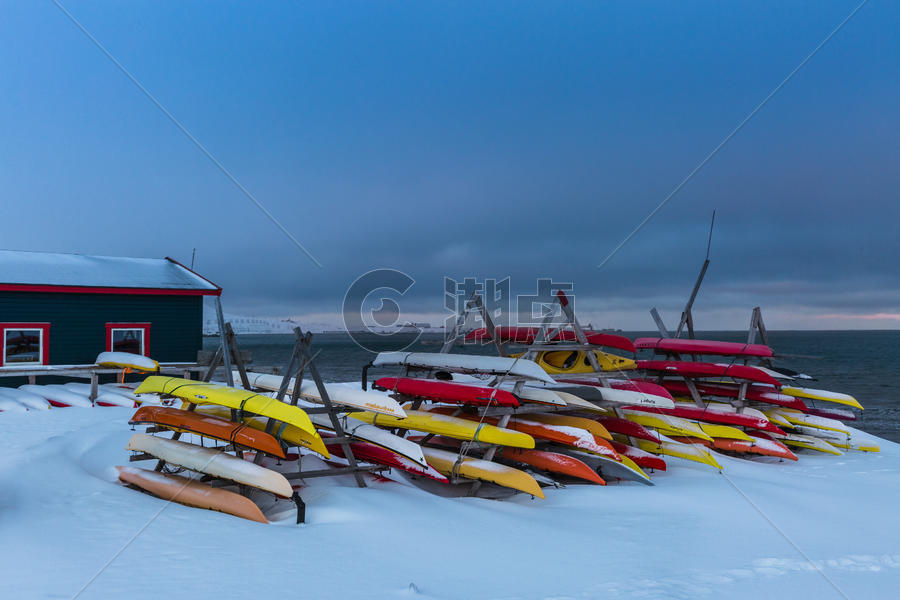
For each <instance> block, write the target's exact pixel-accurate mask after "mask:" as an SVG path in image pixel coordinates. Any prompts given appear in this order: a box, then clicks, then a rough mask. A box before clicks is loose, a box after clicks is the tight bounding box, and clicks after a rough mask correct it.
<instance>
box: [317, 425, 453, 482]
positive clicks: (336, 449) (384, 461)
mask: <svg viewBox="0 0 900 600" xmlns="http://www.w3.org/2000/svg"><path fill="white" fill-rule="evenodd" d="M322 437H323V438H324V441H325V446H326V447H327V448H328V451H329V452H330V453H331V454H334V455H336V456H340V457H342V458H346V457H345V456H344V449H343V448H342V447H341V445H340V444H334V443H331V444H329V443H328V438H329V437H334V436H333V435H331V434H326V433H322ZM350 449H351V450H353V456H354V458H356V459H357V460H360V461H364V462H367V463H373V464H376V465H385V466H387V467H392V468H395V469H400V470H401V471H406V472H407V473H412V474H413V475H421V476H424V477H428V478H429V479H434V480H435V481H440V482H441V483H449V481H448V480H447V478H446V477H444V476H443V475H441V474H440V473H439V472H438V471H437V470H435V469H434V467H431V466H429V467H428V468H427V469H426V468H425V467H423V466H422V465H420V464H419V463H417V462H413V461H411V460H409V459H408V458H406V457H405V456H401V455H399V454H397V453H396V452H391V451H390V450H388V449H387V448H382V447H381V446H376V445H374V444H368V443H366V442H350Z"/></svg>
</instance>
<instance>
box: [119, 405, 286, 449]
mask: <svg viewBox="0 0 900 600" xmlns="http://www.w3.org/2000/svg"><path fill="white" fill-rule="evenodd" d="M128 423H129V424H130V425H137V424H152V425H160V426H162V427H166V428H168V429H175V430H181V431H189V432H191V433H196V434H197V435H203V436H206V437H211V438H213V439H217V440H222V441H223V442H229V443H232V444H237V445H238V446H244V447H245V448H251V449H253V450H257V451H259V452H265V453H266V454H271V455H273V456H278V457H279V458H284V449H283V448H282V447H281V444H280V443H278V440H277V439H275V437H274V436H272V435H269V434H268V433H266V432H265V431H257V430H256V429H252V428H251V427H250V426H249V425H244V424H242V423H232V422H231V421H228V420H227V419H222V418H219V417H215V416H213V415H207V414H203V413H198V412H192V411H187V410H180V409H178V408H170V407H167V406H142V407H140V408H139V409H137V411H136V412H135V413H134V415H132V417H131V420H129V421H128Z"/></svg>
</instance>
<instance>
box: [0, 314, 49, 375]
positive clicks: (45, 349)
mask: <svg viewBox="0 0 900 600" xmlns="http://www.w3.org/2000/svg"><path fill="white" fill-rule="evenodd" d="M7 329H40V330H41V362H40V363H39V364H41V365H49V364H50V323H0V343H2V344H3V347H2V348H0V367H4V366H6V365H5V364H4V358H5V357H6V330H7ZM13 364H14V365H16V366H18V364H19V363H13ZM32 364H35V363H24V364H22V366H23V367H25V366H28V365H32Z"/></svg>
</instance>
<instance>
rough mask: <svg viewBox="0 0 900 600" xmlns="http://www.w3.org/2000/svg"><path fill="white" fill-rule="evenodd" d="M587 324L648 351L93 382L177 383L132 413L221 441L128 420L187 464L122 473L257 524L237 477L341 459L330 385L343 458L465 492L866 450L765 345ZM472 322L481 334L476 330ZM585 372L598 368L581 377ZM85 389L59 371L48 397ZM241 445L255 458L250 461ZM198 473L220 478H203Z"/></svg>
mask: <svg viewBox="0 0 900 600" xmlns="http://www.w3.org/2000/svg"><path fill="white" fill-rule="evenodd" d="M570 333H571V332H570ZM590 333H591V337H590V338H589V344H594V345H596V346H607V347H611V348H616V349H619V350H628V351H638V350H651V351H653V352H654V353H655V354H656V355H657V356H654V357H652V358H650V359H648V360H643V359H642V360H633V361H632V360H631V359H624V360H627V361H630V362H629V364H627V365H626V366H625V370H624V371H623V370H622V368H621V367H620V366H618V365H617V364H616V363H615V359H609V360H610V361H613V362H604V360H606V359H604V356H602V351H601V350H599V349H597V350H594V349H591V348H585V346H584V345H581V346H578V348H577V349H575V350H571V349H566V345H565V344H564V343H562V342H566V341H572V339H571V338H572V336H571V335H570V334H569V333H566V332H557V333H556V334H555V338H554V339H551V342H550V343H558V344H559V350H552V351H549V350H548V351H542V352H545V354H546V353H550V354H552V353H554V352H560V353H569V352H577V353H581V354H583V353H584V352H587V351H592V352H596V353H598V354H596V355H595V356H597V358H598V360H597V361H596V362H598V363H599V364H600V369H601V372H600V373H595V372H594V371H591V372H590V373H588V372H586V371H585V370H584V369H583V368H582V367H585V365H587V367H585V368H591V369H592V368H593V367H591V363H592V361H585V360H584V359H585V357H584V356H581V355H578V356H577V357H576V358H577V361H582V362H584V364H580V363H579V364H580V366H579V367H578V368H577V369H575V368H574V367H572V368H570V367H571V365H569V366H566V365H562V366H560V365H554V364H553V360H555V358H554V357H553V356H549V357H547V356H544V355H541V354H537V356H538V358H539V360H537V361H531V360H527V359H526V358H524V356H522V355H519V356H510V357H496V356H493V357H492V356H479V355H461V354H436V353H422V352H387V353H381V354H379V355H378V356H377V357H376V358H375V360H374V361H373V365H374V366H376V367H399V368H402V370H403V374H402V375H401V376H385V377H380V378H377V379H376V380H375V381H374V384H373V390H361V389H360V388H359V387H354V386H350V385H345V384H327V385H325V386H323V387H324V389H320V388H319V387H318V386H316V385H314V384H311V383H303V384H301V385H300V387H299V388H298V389H296V390H295V389H294V387H295V382H293V381H289V382H288V385H287V393H288V395H292V394H293V395H295V396H297V397H298V398H299V399H300V404H299V405H296V406H294V405H291V404H289V403H287V402H279V401H278V400H276V399H275V398H274V397H272V396H267V395H263V394H260V393H255V392H252V391H249V390H243V389H237V388H229V387H225V386H221V385H216V384H210V383H203V382H198V381H191V380H185V379H177V378H171V377H161V376H150V377H148V378H147V379H146V380H145V381H144V382H143V383H142V384H141V385H140V386H139V387H138V388H137V389H133V390H132V389H128V388H124V389H123V388H119V390H113V389H107V388H105V389H104V391H106V392H107V393H109V394H115V393H118V394H119V398H121V400H120V402H123V403H128V402H134V399H136V398H137V399H146V398H147V397H148V396H147V395H148V394H150V395H156V396H158V397H161V398H170V397H175V398H177V399H178V400H180V401H181V402H182V405H181V408H177V407H174V406H159V405H153V406H151V405H144V406H142V407H141V408H140V409H139V410H138V411H137V412H136V413H135V414H134V416H133V417H132V419H131V423H132V424H135V425H136V424H145V425H148V426H150V427H151V428H152V429H150V430H148V431H152V432H157V433H158V432H160V431H171V432H174V433H175V434H177V435H175V436H173V437H175V438H177V437H178V436H180V435H182V434H188V435H189V436H190V438H191V440H195V439H207V440H214V444H218V447H214V448H209V447H203V445H197V444H195V443H189V442H187V441H185V440H181V439H171V438H166V437H161V436H150V435H146V434H135V435H134V436H133V437H132V439H131V441H130V442H129V444H128V448H129V449H130V450H133V451H135V452H138V453H140V455H141V456H147V457H153V458H154V459H157V460H159V461H162V462H161V463H160V464H162V463H163V462H164V463H165V464H167V465H171V466H175V467H178V468H180V469H187V470H189V471H192V472H194V473H195V474H196V476H194V477H184V476H175V475H173V474H171V473H165V472H158V471H146V470H142V469H135V468H133V467H120V479H121V480H122V481H124V482H126V483H129V484H130V485H133V486H136V487H139V488H141V489H143V490H144V491H147V492H150V493H152V494H154V495H157V496H160V497H162V498H165V499H168V500H172V501H175V502H180V503H183V504H188V505H191V506H198V507H202V508H207V509H212V510H219V511H222V512H227V513H229V514H233V515H236V516H241V517H244V518H248V519H251V520H255V521H260V522H265V521H266V516H265V514H264V513H263V511H261V510H260V507H259V506H257V504H255V503H254V501H253V500H251V498H250V497H249V494H247V493H246V491H247V490H248V489H252V490H256V491H255V492H254V493H256V494H259V493H265V494H270V495H273V496H275V497H277V498H285V497H290V496H291V495H292V493H293V489H292V487H291V485H290V484H289V483H288V481H287V480H286V479H285V478H284V476H283V475H281V474H280V473H279V472H278V471H277V469H274V467H273V468H269V467H270V466H272V464H273V463H274V462H275V461H278V460H282V461H289V460H292V459H293V458H295V457H299V456H300V455H301V452H311V453H315V454H318V455H319V456H321V457H322V458H323V459H325V460H326V461H328V462H329V463H331V462H332V461H334V460H338V461H340V460H341V459H345V458H347V457H346V456H345V454H346V452H345V450H346V446H344V445H342V443H340V440H337V439H335V435H336V433H335V431H334V430H335V429H336V427H335V424H334V422H333V421H332V419H331V416H328V415H324V414H312V415H310V414H307V413H306V412H305V411H304V410H303V408H304V407H306V408H309V407H310V406H313V405H319V404H322V403H323V402H325V398H324V397H323V396H324V395H326V394H327V397H328V400H329V401H330V403H331V404H332V405H333V406H336V407H337V410H338V412H339V413H341V414H342V416H340V417H339V423H340V429H341V430H342V431H343V432H344V434H345V435H346V437H347V438H348V439H349V448H350V449H351V450H352V452H353V455H354V458H355V459H356V461H358V462H361V463H364V464H373V465H381V466H384V467H389V468H391V469H395V470H397V471H399V472H402V473H404V474H405V475H406V477H407V478H408V479H409V480H410V481H412V482H413V483H415V484H417V485H421V486H422V487H426V489H431V490H434V491H437V492H438V493H446V494H448V495H453V494H456V495H460V494H461V493H462V492H461V490H463V491H464V490H470V493H475V492H476V491H477V492H478V493H479V494H484V495H487V496H488V497H503V496H504V495H510V494H514V493H524V494H528V495H530V496H532V497H536V498H543V497H544V491H543V488H545V487H547V486H556V487H560V486H564V485H571V484H576V483H581V484H590V485H607V484H608V483H611V482H622V481H624V482H637V483H641V484H645V485H653V481H652V480H651V475H652V474H654V473H656V472H660V471H666V470H667V467H668V466H669V465H667V461H669V460H670V459H680V460H686V461H691V462H693V463H695V464H697V465H700V466H702V467H705V468H712V469H722V468H723V466H722V465H723V464H724V460H723V458H722V455H728V456H732V457H740V458H745V459H756V460H769V461H775V462H777V461H780V460H789V461H796V460H798V457H799V455H800V454H801V453H804V452H816V453H824V454H832V455H840V454H841V453H842V452H843V451H846V450H863V451H878V447H877V444H874V443H872V442H870V441H869V440H868V439H867V438H863V437H862V436H861V435H860V434H858V433H857V432H856V430H854V429H852V428H850V427H848V426H847V425H845V424H844V422H845V421H852V420H854V419H855V418H856V414H855V412H853V410H854V409H855V410H861V409H862V406H860V405H859V403H858V402H857V401H856V400H855V399H854V398H852V397H851V396H848V395H846V394H839V393H835V392H829V391H825V390H816V389H810V388H806V387H800V386H797V385H795V384H794V377H795V375H796V374H793V372H790V374H789V373H788V372H782V371H779V370H777V369H775V368H773V367H772V366H771V362H770V361H771V360H772V358H773V356H774V355H773V352H772V350H771V349H770V348H768V347H767V346H763V345H759V344H732V343H724V342H715V341H707V340H681V339H667V338H640V339H638V340H636V341H635V343H634V345H633V346H630V341H629V342H628V344H626V343H625V342H623V341H622V340H626V341H627V338H621V336H612V335H609V334H600V333H598V332H590ZM496 334H497V335H498V336H499V337H500V338H501V340H502V341H515V342H519V343H531V342H533V341H534V337H535V335H536V332H534V331H532V330H528V329H524V330H523V329H517V328H509V329H502V328H501V329H498V330H497V331H496ZM472 337H473V338H474V339H479V340H484V339H485V337H486V332H480V333H477V332H476V334H474V335H472ZM571 345H572V344H570V346H571ZM659 355H662V356H659ZM708 357H716V358H715V359H709V358H708ZM548 359H549V362H548ZM577 361H576V362H577ZM760 361H765V362H760ZM751 363H758V364H751ZM607 367H609V369H607ZM606 370H615V371H622V372H621V373H618V374H615V375H613V374H611V373H605V372H603V371H606ZM569 373H571V375H568V374H569ZM591 373H595V375H596V376H595V377H593V378H591V377H589V376H586V375H590V374H591ZM248 375H249V377H250V383H251V386H252V387H254V388H255V389H262V390H268V391H269V392H275V391H277V390H279V388H280V387H281V384H282V378H281V377H278V376H273V375H266V374H260V373H249V374H248ZM107 390H108V391H107ZM24 391H25V392H28V390H24ZM83 391H84V390H83V388H81V387H79V386H77V385H69V386H66V387H62V386H60V388H59V389H58V390H55V392H54V396H55V397H56V398H65V397H66V395H65V393H63V392H69V393H78V392H83ZM291 448H295V449H296V451H295V452H289V450H290V449H291ZM244 452H247V453H248V455H249V453H252V455H253V456H259V455H260V454H261V455H263V456H264V457H269V459H267V460H265V461H263V463H262V464H254V463H252V462H250V461H248V460H245V459H244V458H243V457H242V456H243V453H244ZM257 462H259V461H257ZM341 464H345V463H341ZM698 468H699V467H698ZM209 479H214V480H220V481H224V482H225V483H226V484H230V487H229V485H225V486H224V487H223V485H221V484H220V485H217V486H216V487H212V486H210V485H209V484H208V483H207V480H209ZM441 490H443V491H441ZM451 490H453V491H451ZM242 492H244V493H242Z"/></svg>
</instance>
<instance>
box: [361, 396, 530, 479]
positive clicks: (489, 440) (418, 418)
mask: <svg viewBox="0 0 900 600" xmlns="http://www.w3.org/2000/svg"><path fill="white" fill-rule="evenodd" d="M347 416H348V417H352V418H354V419H358V420H360V421H363V422H365V423H368V424H370V425H377V426H378V427H384V428H386V429H397V428H401V429H412V430H414V431H424V432H425V433H434V434H436V435H443V436H446V437H451V438H455V439H457V440H472V441H475V442H481V443H484V444H497V445H499V446H511V447H513V448H534V438H533V437H531V436H530V435H528V434H527V433H521V432H519V431H513V430H512V429H505V428H503V427H496V426H494V425H489V424H488V423H480V424H479V423H478V422H477V421H470V420H468V419H460V418H458V417H451V416H448V415H441V414H437V413H431V412H425V411H422V410H407V411H406V418H405V419H398V418H397V417H392V416H390V415H383V414H378V413H373V412H368V411H365V412H353V413H349V414H348V415H347ZM435 468H437V467H436V466H435ZM438 471H440V469H438Z"/></svg>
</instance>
